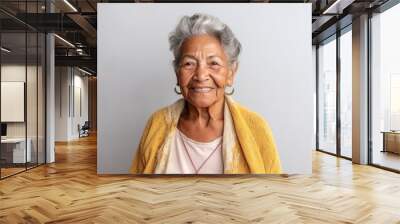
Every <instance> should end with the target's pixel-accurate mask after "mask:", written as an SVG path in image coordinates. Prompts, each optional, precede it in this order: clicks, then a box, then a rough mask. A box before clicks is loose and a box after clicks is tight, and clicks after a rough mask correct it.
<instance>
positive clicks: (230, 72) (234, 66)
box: [227, 62, 238, 86]
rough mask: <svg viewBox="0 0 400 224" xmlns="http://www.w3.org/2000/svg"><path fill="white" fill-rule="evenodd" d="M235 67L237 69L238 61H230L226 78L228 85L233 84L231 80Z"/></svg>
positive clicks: (234, 73)
mask: <svg viewBox="0 0 400 224" xmlns="http://www.w3.org/2000/svg"><path fill="white" fill-rule="evenodd" d="M237 69H238V62H234V63H232V65H231V67H230V69H229V73H228V80H227V84H228V86H232V85H233V80H234V78H235V75H236V72H237Z"/></svg>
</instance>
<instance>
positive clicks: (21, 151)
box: [1, 138, 32, 163]
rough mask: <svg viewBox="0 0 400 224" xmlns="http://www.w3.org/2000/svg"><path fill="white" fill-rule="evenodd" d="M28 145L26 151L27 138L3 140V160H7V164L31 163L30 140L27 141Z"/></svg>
mask: <svg viewBox="0 0 400 224" xmlns="http://www.w3.org/2000/svg"><path fill="white" fill-rule="evenodd" d="M27 143H28V144H27V147H26V151H25V138H6V139H1V157H2V158H1V159H3V160H5V163H25V162H30V161H31V158H32V154H31V145H32V141H31V139H30V138H28V139H27ZM25 159H27V160H26V161H25Z"/></svg>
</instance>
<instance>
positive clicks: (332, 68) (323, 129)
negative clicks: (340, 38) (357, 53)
mask: <svg viewBox="0 0 400 224" xmlns="http://www.w3.org/2000/svg"><path fill="white" fill-rule="evenodd" d="M317 63H318V147H319V149H320V150H323V151H326V152H330V153H336V40H335V39H333V40H332V41H330V42H328V43H326V44H323V45H320V46H319V48H318V62H317Z"/></svg>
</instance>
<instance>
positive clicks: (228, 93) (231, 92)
mask: <svg viewBox="0 0 400 224" xmlns="http://www.w3.org/2000/svg"><path fill="white" fill-rule="evenodd" d="M228 87H231V86H228ZM231 88H232V89H231V91H230V92H225V94H226V95H228V96H231V95H233V93H234V92H235V88H234V87H231ZM225 89H226V87H225Z"/></svg>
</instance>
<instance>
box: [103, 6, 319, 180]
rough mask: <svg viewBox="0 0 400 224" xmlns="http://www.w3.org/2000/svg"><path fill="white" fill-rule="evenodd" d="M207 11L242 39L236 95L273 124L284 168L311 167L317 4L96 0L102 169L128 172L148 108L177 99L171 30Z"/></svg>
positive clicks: (306, 170) (293, 170) (307, 169)
mask: <svg viewBox="0 0 400 224" xmlns="http://www.w3.org/2000/svg"><path fill="white" fill-rule="evenodd" d="M196 12H206V13H208V14H211V15H215V16H217V17H218V18H220V19H221V20H222V21H223V22H225V23H227V24H228V26H230V27H231V29H232V30H233V32H234V33H235V35H236V36H237V38H238V39H239V41H240V42H241V43H242V46H243V53H242V54H241V55H240V58H239V60H240V65H239V71H238V74H237V78H236V80H235V83H234V87H235V95H234V96H233V97H234V99H236V101H238V102H239V103H241V104H242V105H244V106H246V107H248V108H251V109H252V110H254V111H256V112H258V113H260V114H261V115H263V116H264V117H265V118H266V119H267V120H268V122H269V124H270V126H271V127H272V131H273V133H274V135H275V139H276V142H277V145H278V150H279V153H280V157H281V160H282V165H283V170H284V172H286V173H311V151H312V149H314V148H315V144H314V142H315V140H314V126H315V125H314V121H313V118H314V113H315V110H314V106H313V103H314V102H313V97H314V92H315V74H314V73H313V71H312V60H311V55H312V50H311V23H310V21H311V4H226V3H224V4H148V3H146V4H98V17H97V18H98V39H97V41H98V44H97V46H98V60H97V62H98V154H97V155H98V157H97V158H98V163H97V164H98V166H97V167H98V173H101V174H106V173H127V172H128V168H129V166H130V164H131V161H132V158H133V155H134V153H135V150H136V147H137V145H138V140H139V138H140V136H141V134H142V131H143V127H144V125H145V122H146V120H147V119H148V117H149V116H150V114H151V113H152V112H153V111H155V110H156V109H158V108H160V107H162V106H165V105H168V104H171V103H172V102H174V101H175V100H176V99H177V96H176V95H175V94H174V92H173V88H174V86H175V83H176V80H175V75H174V72H173V68H172V66H171V62H172V59H173V58H172V54H171V52H170V51H169V46H168V34H169V32H171V31H172V29H173V28H174V27H175V26H176V24H177V22H178V20H179V19H180V18H181V17H182V16H183V15H191V14H193V13H196Z"/></svg>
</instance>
